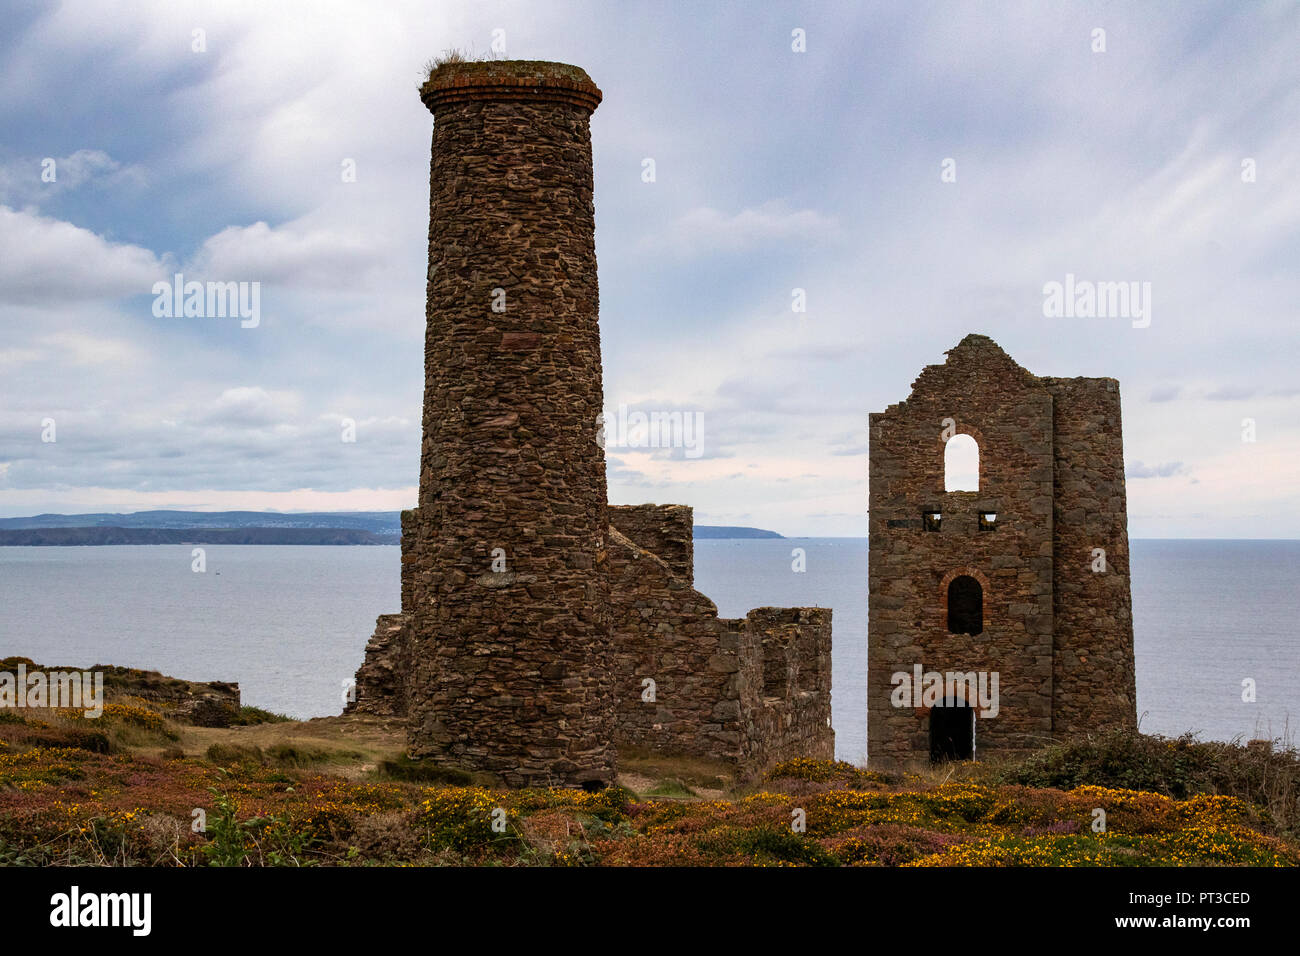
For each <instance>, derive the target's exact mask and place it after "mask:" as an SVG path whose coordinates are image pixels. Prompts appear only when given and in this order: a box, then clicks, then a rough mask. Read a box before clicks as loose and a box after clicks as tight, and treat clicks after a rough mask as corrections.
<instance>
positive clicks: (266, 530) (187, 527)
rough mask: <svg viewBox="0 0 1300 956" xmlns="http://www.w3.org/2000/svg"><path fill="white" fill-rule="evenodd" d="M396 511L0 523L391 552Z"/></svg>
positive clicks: (67, 532) (0, 527)
mask: <svg viewBox="0 0 1300 956" xmlns="http://www.w3.org/2000/svg"><path fill="white" fill-rule="evenodd" d="M694 536H695V537H696V538H714V539H719V538H781V537H784V535H780V534H777V533H776V532H775V531H766V530H763V529H762V528H748V527H740V526H731V525H696V526H695V528H694ZM401 537H402V534H401V515H400V512H396V511H358V512H313V513H306V514H280V513H277V512H260V511H214V512H207V511H142V512H138V513H135V514H80V515H61V514H43V515H34V516H32V517H27V518H0V547H51V546H67V547H86V546H97V545H133V544H134V545H138V544H172V545H180V544H231V545H234V544H289V545H383V544H387V545H394V544H397V543H398V542H399V541H401Z"/></svg>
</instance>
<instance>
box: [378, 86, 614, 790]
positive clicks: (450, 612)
mask: <svg viewBox="0 0 1300 956" xmlns="http://www.w3.org/2000/svg"><path fill="white" fill-rule="evenodd" d="M421 99H422V100H423V101H424V103H425V105H426V106H428V107H429V109H430V110H431V111H432V113H433V114H434V130H433V148H432V159H431V162H430V176H429V192H430V206H429V274H428V311H427V331H426V339H425V378H426V381H425V394H424V441H423V446H422V451H421V465H420V497H419V507H418V508H417V509H416V510H415V511H414V512H412V513H410V514H408V515H407V516H406V520H405V521H404V528H403V533H404V541H403V544H404V547H403V602H402V603H403V607H404V608H409V609H411V611H412V612H413V614H412V617H411V621H410V628H411V633H410V635H409V640H410V649H411V656H410V659H409V665H410V669H411V673H410V674H409V675H407V677H406V681H407V692H408V706H409V718H410V725H409V726H410V731H409V749H410V752H411V754H412V756H415V757H430V758H433V759H435V760H437V761H438V762H439V763H442V764H445V765H448V766H453V767H458V768H460V769H464V770H470V771H488V772H491V773H493V774H496V775H499V776H500V777H501V778H502V779H503V780H504V781H505V782H506V783H507V784H509V785H512V786H523V785H539V786H540V785H568V786H575V785H587V786H593V785H604V784H608V783H611V782H612V781H613V777H614V748H613V744H612V736H613V719H614V717H613V715H614V704H613V687H612V685H611V676H610V671H609V657H610V611H609V584H608V575H607V574H606V573H605V571H606V569H605V561H606V546H607V537H608V527H609V517H608V511H607V504H606V500H607V499H606V487H605V460H604V453H603V451H602V449H601V447H600V445H599V444H598V442H597V428H598V425H597V416H598V415H599V414H600V411H601V408H602V405H603V401H602V400H603V395H602V383H601V364H600V329H599V326H598V308H599V306H598V289H597V280H596V250H595V236H594V232H595V217H594V206H593V198H592V160H591V135H590V128H589V118H590V115H591V112H592V110H594V109H595V108H596V106H597V105H598V104H599V102H600V99H601V94H600V90H599V89H597V87H596V86H595V84H594V83H592V82H591V79H590V78H589V77H588V76H587V74H586V73H585V72H584V71H583V70H581V69H578V68H577V67H572V66H568V65H565V64H560V63H540V62H530V61H492V62H469V63H448V64H444V65H442V66H440V67H438V68H437V69H435V70H434V71H433V73H432V74H431V76H430V77H429V80H428V81H427V82H426V83H425V85H424V87H423V88H422V89H421ZM503 296H504V297H503ZM494 306H495V308H494ZM502 306H504V308H503V307H502ZM496 549H500V550H499V551H498V550H496ZM494 555H495V556H496V558H497V561H496V564H495V566H494ZM502 556H504V570H502V564H501V557H502Z"/></svg>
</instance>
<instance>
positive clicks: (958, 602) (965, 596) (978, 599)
mask: <svg viewBox="0 0 1300 956" xmlns="http://www.w3.org/2000/svg"><path fill="white" fill-rule="evenodd" d="M983 631H984V588H983V587H981V585H980V583H979V582H978V581H976V580H975V579H974V578H973V577H971V576H970V575H969V574H963V575H961V576H960V577H956V578H953V579H952V583H951V584H949V585H948V633H950V634H981V633H983Z"/></svg>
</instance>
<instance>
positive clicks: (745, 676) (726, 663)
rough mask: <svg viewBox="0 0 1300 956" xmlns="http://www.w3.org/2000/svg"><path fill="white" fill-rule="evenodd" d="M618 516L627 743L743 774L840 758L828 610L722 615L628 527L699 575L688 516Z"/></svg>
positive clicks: (620, 715) (617, 645) (618, 663)
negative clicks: (725, 765)
mask: <svg viewBox="0 0 1300 956" xmlns="http://www.w3.org/2000/svg"><path fill="white" fill-rule="evenodd" d="M610 511H611V517H612V518H613V520H614V521H616V522H617V523H618V526H617V529H611V531H610V550H609V555H610V558H609V565H610V601H611V606H612V610H613V615H614V658H613V670H614V673H615V700H616V707H617V713H616V717H615V739H616V740H617V742H618V745H619V746H620V747H626V748H632V749H637V750H648V751H654V752H659V753H671V754H681V755H688V756H696V757H705V758H709V759H715V760H717V759H720V760H724V761H727V762H730V763H734V764H736V765H737V766H739V767H741V768H742V769H743V770H745V771H757V770H760V769H762V768H764V767H766V766H768V765H770V764H771V763H773V762H775V761H777V760H784V759H787V758H789V757H793V756H802V757H814V758H824V759H831V758H832V757H833V756H834V752H835V735H834V731H833V730H832V729H831V726H830V700H831V658H830V649H831V612H830V610H829V609H826V608H757V609H755V610H753V611H750V612H749V614H748V615H746V617H745V618H743V619H729V618H719V617H718V611H717V606H716V605H715V604H714V603H713V602H712V601H710V600H709V599H708V598H707V597H705V596H704V595H703V594H701V593H700V592H698V591H696V590H695V589H694V587H693V586H692V580H691V578H690V577H686V576H683V575H682V574H679V573H677V570H676V568H675V567H674V566H672V565H670V564H669V562H667V561H665V560H663V559H662V558H661V557H660V556H659V555H657V554H655V553H653V552H651V551H649V550H647V549H646V548H645V547H644V546H643V545H641V544H640V543H638V542H637V541H634V540H632V538H631V537H630V536H628V535H626V534H624V533H623V531H622V529H623V528H624V527H628V528H631V529H633V530H634V531H635V532H637V533H638V536H639V538H640V540H641V541H661V540H665V536H667V538H668V539H669V540H671V541H672V542H673V543H674V545H675V547H674V554H675V556H676V560H675V564H676V566H677V567H683V568H690V567H692V566H693V554H694V545H693V541H692V539H691V538H689V537H687V538H685V539H683V538H682V537H681V536H680V531H681V529H682V528H686V529H689V528H690V527H691V526H692V521H691V509H690V508H688V507H685V506H682V505H670V506H656V505H647V506H638V507H637V508H636V509H621V508H618V509H616V508H611V509H610ZM656 513H658V514H661V515H662V516H663V518H664V527H662V528H659V529H656V528H655V527H654V525H655V520H654V516H655V514H656ZM629 518H631V519H633V520H632V521H629ZM648 682H653V683H648Z"/></svg>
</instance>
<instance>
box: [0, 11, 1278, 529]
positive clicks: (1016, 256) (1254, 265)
mask: <svg viewBox="0 0 1300 956" xmlns="http://www.w3.org/2000/svg"><path fill="white" fill-rule="evenodd" d="M742 10H743V11H744V12H743V13H742V12H741V11H742ZM1098 30H1102V31H1104V34H1100V33H1098V32H1097V31H1098ZM195 31H202V33H199V34H196V32H195ZM795 31H803V33H802V36H803V37H804V38H805V39H804V42H805V44H806V49H805V50H804V51H802V52H799V51H796V50H795V49H793V48H792V47H794V46H797V45H799V44H798V43H797V40H796V34H795ZM494 37H495V38H496V41H497V43H498V45H500V44H501V42H502V41H504V45H505V53H506V55H507V56H509V57H512V58H526V59H554V60H562V61H567V62H571V63H576V64H578V65H581V66H583V67H584V68H586V69H587V71H588V72H589V73H590V74H591V76H592V77H593V79H595V81H596V82H597V84H598V85H599V86H600V87H601V88H602V89H603V91H604V95H605V99H604V103H603V104H602V105H601V107H600V108H599V109H598V110H597V112H596V114H595V116H594V117H593V120H592V137H593V145H594V152H595V163H596V224H597V237H596V239H597V251H598V255H599V260H600V282H601V326H602V335H603V347H604V361H605V389H606V395H605V398H606V406H607V408H609V409H611V410H613V409H617V407H618V406H619V405H620V404H622V405H626V406H628V407H629V408H631V409H645V410H655V409H658V410H681V411H686V412H698V413H699V414H701V415H702V416H703V446H702V448H703V454H701V455H700V456H699V457H695V458H692V457H689V456H687V455H684V454H682V453H681V451H680V449H679V450H677V451H676V452H673V451H662V450H656V451H648V450H638V449H627V448H611V449H609V450H608V455H609V477H610V500H611V501H613V502H614V503H632V502H641V501H656V502H682V503H687V504H691V505H693V506H694V507H695V509H696V520H697V522H699V523H706V524H747V525H756V526H759V527H765V528H772V529H775V530H777V531H780V532H783V533H785V534H791V535H793V534H810V535H859V534H864V533H865V529H866V503H867V489H866V471H867V461H866V446H867V438H866V421H867V415H868V413H869V412H872V411H879V410H883V409H884V408H885V406H887V405H889V404H891V403H893V402H896V401H900V400H902V399H904V398H906V397H907V394H908V391H909V389H910V385H911V382H912V380H913V379H914V378H915V377H916V375H917V373H918V372H919V371H920V370H921V368H922V367H923V366H925V365H927V364H931V363H935V362H939V361H942V359H943V353H944V351H945V350H946V349H948V348H951V347H952V346H953V345H955V344H956V342H957V341H958V340H959V339H960V338H961V337H962V336H963V335H964V334H965V333H967V332H972V331H974V332H982V333H985V334H988V335H991V336H993V337H994V338H995V339H996V340H997V341H998V342H999V343H1000V344H1001V345H1002V346H1003V347H1004V348H1005V349H1007V351H1008V352H1010V353H1011V355H1012V356H1013V357H1015V358H1016V359H1017V360H1018V361H1019V362H1020V363H1021V364H1023V365H1024V366H1025V367H1027V368H1028V369H1030V370H1031V371H1034V372H1036V373H1039V374H1044V375H1106V376H1114V377H1116V378H1118V379H1119V380H1120V383H1121V389H1122V395H1123V415H1124V437H1125V454H1126V458H1127V468H1128V474H1129V483H1128V489H1129V517H1130V526H1131V533H1132V534H1133V535H1134V536H1137V537H1300V509H1298V508H1297V507H1296V505H1297V502H1298V499H1300V454H1298V453H1297V448H1300V376H1297V374H1296V365H1297V359H1298V358H1300V355H1298V352H1300V350H1298V349H1297V346H1296V342H1297V338H1298V335H1297V320H1298V319H1300V269H1298V268H1297V266H1298V265H1300V59H1298V58H1297V56H1296V53H1297V50H1300V5H1296V4H1294V3H1277V4H1267V3H1247V4H1198V3H1186V2H1180V3H1166V4H1157V3H1151V4H1143V5H1141V7H1140V8H1139V9H1129V5H1128V4H1113V5H1110V4H1041V3H1028V4H1024V5H1023V6H1021V5H1016V4H1011V3H1000V4H997V5H993V4H978V5H976V4H965V3H962V4H957V3H952V4H934V5H928V4H911V3H908V4H882V5H879V6H872V5H863V4H858V3H844V4H837V3H827V2H817V3H805V4H789V5H785V6H782V5H779V4H762V5H758V4H753V5H746V6H745V7H743V8H742V7H741V6H740V5H736V4H722V3H718V4H701V3H694V2H689V3H688V2H680V3H675V4H672V3H659V2H647V3H644V4H636V3H619V4H613V3H608V2H600V3H591V4H579V3H574V4H563V3H546V4H541V3H527V4H513V3H493V2H464V3H430V2H428V0H423V2H411V3H400V2H394V3H380V2H364V3H363V2H358V3H323V2H319V0H315V2H311V3H305V2H301V3H299V2H278V3H275V4H267V3H249V4H243V3H232V2H221V3H210V4H207V3H184V2H175V0H166V2H157V3H148V2H138V3H132V4H124V5H120V6H117V5H115V6H114V7H113V8H112V9H111V11H110V10H109V9H108V8H107V7H105V6H104V5H103V4H101V3H97V2H84V3H83V2H75V3H63V4H58V3H28V2H26V0H7V3H6V24H5V29H4V31H3V33H0V332H2V334H0V515H6V516H11V515H23V514H33V513H38V512H44V511H60V512H72V511H87V510H93V511H135V510H143V509H147V508H187V509H227V508H248V509H279V510H286V511H288V510H304V509H306V510H372V509H375V510H378V509H396V508H401V507H409V506H411V505H412V504H413V503H414V501H415V493H416V489H415V483H416V467H417V459H418V452H419V421H420V407H419V406H420V397H421V381H422V342H423V323H424V259H425V255H426V248H425V243H426V230H427V225H428V224H427V216H428V205H427V203H428V162H429V153H428V149H429V135H430V129H431V124H432V117H431V116H430V115H429V113H428V112H427V110H426V109H425V108H424V106H423V105H422V104H421V103H420V101H419V98H418V95H417V93H416V87H417V85H418V82H419V80H420V78H421V72H422V66H423V64H424V63H425V62H426V61H427V60H428V59H429V58H430V57H432V56H434V55H436V54H438V53H439V52H441V51H443V50H445V49H447V48H449V47H457V48H461V49H465V50H468V51H470V52H473V53H479V54H488V53H490V52H491V51H492V46H493V42H494ZM1103 45H1104V51H1102V50H1100V49H1099V47H1101V46H1103ZM196 46H197V47H202V49H201V50H196V49H195V47H196ZM647 158H649V159H653V160H654V168H655V177H654V181H653V182H645V181H644V180H643V176H642V170H643V168H644V161H645V160H646V159H647ZM48 160H53V163H52V164H51V163H49V162H47V161H48ZM348 161H351V164H352V165H351V166H347V165H346V164H347V163H348ZM347 168H355V172H356V175H355V181H345V180H346V179H347V178H348V177H345V175H344V171H345V169H347ZM48 169H53V170H54V175H53V181H49V180H50V178H51V177H50V175H49V174H48V173H47V172H46V170H48ZM43 174H44V175H43ZM175 272H182V273H183V274H185V276H186V277H187V278H190V279H199V280H219V281H239V282H258V283H260V290H261V303H260V305H261V320H260V324H259V325H258V326H257V327H256V328H242V327H241V323H240V321H239V320H238V318H188V319H187V318H167V317H157V316H155V315H154V314H153V312H154V310H153V305H154V297H153V295H152V293H151V290H152V287H153V284H154V283H155V282H156V281H158V280H160V279H169V278H170V276H171V275H173V274H174V273H175ZM1067 274H1068V275H1073V276H1075V277H1076V281H1091V282H1102V281H1105V282H1137V283H1149V284H1150V285H1149V286H1148V287H1147V288H1149V289H1150V312H1149V315H1148V316H1147V318H1149V320H1150V321H1149V325H1146V327H1135V325H1137V326H1141V325H1143V324H1145V319H1133V318H1130V317H1127V316H1122V315H1121V316H1102V317H1065V316H1060V317H1049V316H1046V315H1044V300H1045V296H1044V286H1045V285H1046V284H1048V283H1051V282H1061V283H1064V282H1065V279H1066V276H1067ZM796 289H801V290H804V295H805V296H806V311H803V312H796V311H794V309H793V307H792V306H793V303H794V301H795V300H794V296H795V293H794V290H796ZM344 419H351V420H352V421H354V422H355V423H356V441H355V442H351V443H349V442H344V441H342V440H341V427H342V426H341V423H342V422H343V420H344ZM1247 419H1249V420H1250V421H1251V422H1252V423H1253V428H1254V435H1253V437H1254V439H1255V440H1254V441H1248V440H1244V438H1248V437H1250V436H1249V435H1244V432H1246V431H1247V430H1248V427H1249V426H1247V427H1246V428H1244V427H1243V422H1244V421H1245V420H1247ZM47 420H53V422H54V427H55V434H54V436H53V437H55V438H56V439H57V440H56V441H53V442H50V441H42V437H43V434H47V433H48V426H47V425H46V424H43V423H46V422H47ZM47 437H48V436H47Z"/></svg>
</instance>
